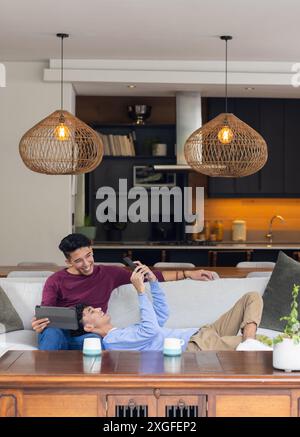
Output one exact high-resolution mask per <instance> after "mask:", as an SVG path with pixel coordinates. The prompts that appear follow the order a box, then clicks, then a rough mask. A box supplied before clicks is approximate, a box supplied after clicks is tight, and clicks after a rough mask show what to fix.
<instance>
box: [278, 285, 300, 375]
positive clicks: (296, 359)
mask: <svg viewBox="0 0 300 437" xmlns="http://www.w3.org/2000/svg"><path fill="white" fill-rule="evenodd" d="M299 288H300V286H299V285H295V284H294V287H293V291H292V297H293V300H292V303H291V312H290V314H289V315H287V316H284V317H281V319H280V320H285V321H286V325H285V328H284V331H283V333H282V334H280V335H278V336H277V337H276V338H275V339H274V340H273V342H274V350H273V367H275V368H276V369H282V370H285V371H286V372H291V371H292V370H300V322H299V319H298V294H299Z"/></svg>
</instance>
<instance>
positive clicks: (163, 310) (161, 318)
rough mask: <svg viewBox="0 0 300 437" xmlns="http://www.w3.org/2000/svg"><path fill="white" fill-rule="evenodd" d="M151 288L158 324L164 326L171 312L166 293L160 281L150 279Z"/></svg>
mask: <svg viewBox="0 0 300 437" xmlns="http://www.w3.org/2000/svg"><path fill="white" fill-rule="evenodd" d="M150 289H151V294H152V298H153V308H154V311H155V314H156V317H157V321H158V324H159V326H164V324H165V323H166V321H167V320H168V318H169V314H170V312H169V306H168V303H167V300H166V296H165V293H164V291H163V289H162V288H161V286H160V284H159V282H158V281H150Z"/></svg>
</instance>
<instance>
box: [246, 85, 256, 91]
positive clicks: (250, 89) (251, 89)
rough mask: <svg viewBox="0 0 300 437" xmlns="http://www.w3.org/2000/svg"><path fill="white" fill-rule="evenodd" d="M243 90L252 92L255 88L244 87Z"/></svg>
mask: <svg viewBox="0 0 300 437" xmlns="http://www.w3.org/2000/svg"><path fill="white" fill-rule="evenodd" d="M245 90H246V91H254V90H255V88H254V86H246V87H245Z"/></svg>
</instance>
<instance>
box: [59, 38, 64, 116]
mask: <svg viewBox="0 0 300 437" xmlns="http://www.w3.org/2000/svg"><path fill="white" fill-rule="evenodd" d="M63 84H64V37H63V36H62V37H61V61H60V109H61V110H63V105H64V97H63V95H64V87H63Z"/></svg>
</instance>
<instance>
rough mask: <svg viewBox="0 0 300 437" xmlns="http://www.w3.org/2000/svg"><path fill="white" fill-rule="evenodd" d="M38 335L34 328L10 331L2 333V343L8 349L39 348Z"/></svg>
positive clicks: (0, 342) (0, 336) (0, 338)
mask: <svg viewBox="0 0 300 437" xmlns="http://www.w3.org/2000/svg"><path fill="white" fill-rule="evenodd" d="M37 341H38V336H37V334H36V332H34V331H33V330H32V329H31V330H28V329H23V330H22V331H14V332H8V333H7V334H1V335H0V345H1V347H3V348H6V349H7V350H34V349H37Z"/></svg>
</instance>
